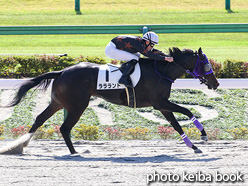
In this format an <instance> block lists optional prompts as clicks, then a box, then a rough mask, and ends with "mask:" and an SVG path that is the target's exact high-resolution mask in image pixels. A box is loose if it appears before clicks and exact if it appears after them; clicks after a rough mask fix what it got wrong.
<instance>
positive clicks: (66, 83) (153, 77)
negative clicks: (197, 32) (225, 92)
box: [9, 47, 219, 154]
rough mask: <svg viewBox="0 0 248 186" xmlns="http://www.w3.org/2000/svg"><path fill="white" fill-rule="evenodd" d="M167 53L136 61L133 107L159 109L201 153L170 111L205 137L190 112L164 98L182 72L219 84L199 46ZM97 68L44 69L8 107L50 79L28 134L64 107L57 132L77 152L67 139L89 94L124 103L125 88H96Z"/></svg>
mask: <svg viewBox="0 0 248 186" xmlns="http://www.w3.org/2000/svg"><path fill="white" fill-rule="evenodd" d="M169 55H170V56H172V57H173V58H174V62H172V63H169V62H166V61H155V60H152V59H148V58H146V59H143V58H141V59H140V60H139V65H140V69H141V78H140V80H139V82H138V84H137V85H136V86H135V87H134V90H135V94H136V107H137V108H140V107H150V106H152V107H153V108H154V109H156V110H159V111H160V112H161V113H162V114H163V115H164V117H165V118H166V119H167V120H168V121H169V123H170V124H171V125H172V126H173V127H174V129H175V130H176V131H177V132H178V133H179V134H180V135H181V137H182V139H183V140H184V142H185V144H186V145H187V146H188V147H190V148H192V149H193V150H194V152H195V153H201V150H200V149H198V148H197V147H196V146H195V145H194V144H193V143H192V142H191V141H190V140H189V138H188V137H187V136H186V134H185V133H184V132H183V130H182V128H181V126H180V125H179V123H178V121H177V120H176V119H175V117H174V115H173V112H179V113H182V114H184V115H186V116H188V117H189V118H190V119H191V120H192V121H193V123H194V124H195V125H196V127H197V128H198V129H199V130H200V131H201V137H202V139H203V140H207V134H206V132H205V130H204V128H203V126H202V125H201V123H200V122H199V121H198V120H197V119H196V118H195V117H194V116H193V114H192V113H191V111H189V110H188V109H187V108H184V107H181V106H179V105H177V104H175V103H172V102H170V101H169V100H168V99H169V97H170V92H171V86H172V83H173V82H174V81H175V80H176V79H177V78H179V77H180V76H182V75H183V74H184V73H185V72H188V73H190V74H192V75H193V76H194V77H195V78H198V79H200V81H201V82H202V83H204V84H206V85H207V86H208V88H209V89H214V90H215V89H217V87H218V86H219V83H218V81H217V79H216V77H215V75H214V74H213V71H212V68H211V65H210V63H209V61H208V59H207V56H206V55H205V54H203V52H202V50H201V48H199V49H198V51H195V52H194V51H193V50H190V49H184V50H182V51H181V50H180V49H178V48H175V47H174V48H171V49H169ZM99 68H100V65H98V64H93V63H88V62H83V63H80V64H76V65H73V66H71V67H68V68H65V69H63V70H61V71H54V72H48V73H45V74H42V75H40V76H38V77H35V78H33V79H31V80H27V81H26V82H25V83H23V84H22V85H21V86H20V88H19V89H18V91H17V93H16V95H15V98H14V100H13V102H12V103H11V104H10V105H9V106H14V105H17V104H18V103H19V102H20V101H21V100H22V99H23V98H24V97H25V95H26V93H27V92H28V90H30V89H31V88H33V87H38V86H43V89H46V88H47V87H48V85H49V84H50V83H51V80H52V79H54V81H53V84H52V92H51V102H50V104H49V105H48V107H47V108H46V109H45V110H44V111H43V112H42V113H41V114H40V115H38V116H37V117H36V120H35V122H34V123H33V125H32V127H31V129H30V131H29V132H28V133H29V134H33V133H35V131H36V130H37V129H38V128H39V127H40V126H42V125H43V123H44V122H45V121H46V120H47V119H48V118H50V117H51V116H52V115H53V114H54V113H56V112H57V111H58V110H60V109H62V108H65V109H66V110H67V112H68V115H67V117H66V119H65V120H64V123H63V124H62V126H61V128H60V131H61V133H62V136H63V138H64V140H65V143H66V145H67V147H68V148H69V150H70V153H71V154H74V153H77V152H76V151H75V149H74V147H73V144H72V141H71V139H70V132H71V129H72V128H73V126H74V125H75V124H76V123H77V121H78V120H79V118H80V116H81V115H82V114H83V112H84V110H85V109H86V108H87V106H88V104H89V100H90V97H91V96H96V97H101V98H103V99H105V100H106V101H109V102H111V103H114V104H118V105H125V106H127V105H128V100H127V96H126V91H125V89H117V90H97V88H96V84H97V77H98V71H99ZM26 145H27V144H26Z"/></svg>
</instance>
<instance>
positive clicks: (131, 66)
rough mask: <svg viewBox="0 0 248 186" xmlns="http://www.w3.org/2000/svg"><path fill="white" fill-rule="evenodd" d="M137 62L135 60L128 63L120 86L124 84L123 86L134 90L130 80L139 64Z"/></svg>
mask: <svg viewBox="0 0 248 186" xmlns="http://www.w3.org/2000/svg"><path fill="white" fill-rule="evenodd" d="M137 62H138V61H137V60H135V59H132V60H131V61H128V62H127V65H126V67H125V68H124V70H123V72H122V73H123V74H122V76H121V78H120V80H119V84H122V85H125V86H126V87H130V88H133V84H132V81H131V79H130V76H129V75H130V74H131V73H132V71H133V69H134V67H135V65H136V64H137Z"/></svg>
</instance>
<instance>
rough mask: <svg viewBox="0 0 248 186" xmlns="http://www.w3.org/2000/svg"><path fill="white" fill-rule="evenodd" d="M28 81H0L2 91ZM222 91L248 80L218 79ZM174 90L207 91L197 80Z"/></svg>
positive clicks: (183, 81)
mask: <svg viewBox="0 0 248 186" xmlns="http://www.w3.org/2000/svg"><path fill="white" fill-rule="evenodd" d="M26 80H28V79H0V89H17V88H18V87H19V86H20V85H21V84H22V83H24V82H25V81H26ZM218 81H219V83H220V86H219V87H218V88H220V89H222V88H224V89H248V79H218ZM172 88H173V89H207V86H206V85H203V84H200V82H199V80H197V79H177V80H176V81H175V83H173V84H172Z"/></svg>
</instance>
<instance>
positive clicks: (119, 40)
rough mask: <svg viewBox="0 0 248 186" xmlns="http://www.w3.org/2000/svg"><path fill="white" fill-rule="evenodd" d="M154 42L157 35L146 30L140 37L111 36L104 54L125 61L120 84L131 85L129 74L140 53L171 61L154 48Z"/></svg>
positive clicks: (156, 41)
mask: <svg viewBox="0 0 248 186" xmlns="http://www.w3.org/2000/svg"><path fill="white" fill-rule="evenodd" d="M156 44H158V35H157V34H156V33H154V32H147V33H145V34H144V36H143V37H142V38H141V37H138V36H126V35H121V36H117V37H115V38H113V39H112V40H111V41H110V42H109V43H108V45H107V46H106V49H105V53H106V56H108V57H109V58H112V59H116V60H121V61H127V65H126V67H125V69H124V71H123V75H122V77H121V78H120V80H119V83H120V84H123V85H125V86H127V87H133V85H132V82H131V80H130V77H129V75H130V74H131V72H132V71H133V69H134V66H135V65H136V63H137V62H138V61H139V58H140V53H141V54H143V55H144V56H146V57H149V58H151V59H155V60H164V61H168V62H172V61H173V57H169V56H168V55H166V54H164V53H163V52H162V51H159V50H157V49H154V48H153V47H154V45H156Z"/></svg>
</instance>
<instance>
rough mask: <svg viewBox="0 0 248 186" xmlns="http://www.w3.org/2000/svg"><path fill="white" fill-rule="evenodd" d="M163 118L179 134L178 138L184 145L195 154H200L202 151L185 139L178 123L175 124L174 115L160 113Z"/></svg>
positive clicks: (165, 112)
mask: <svg viewBox="0 0 248 186" xmlns="http://www.w3.org/2000/svg"><path fill="white" fill-rule="evenodd" d="M160 112H161V113H162V114H163V115H164V117H165V118H166V119H167V120H168V121H169V123H170V124H171V125H172V126H173V128H174V129H175V130H176V131H177V132H178V133H179V134H180V136H181V137H182V139H183V141H184V142H185V144H186V145H187V146H188V147H189V148H192V149H194V151H195V153H202V151H201V150H200V149H198V148H197V147H196V146H195V145H194V144H193V143H192V142H191V141H190V139H189V138H188V137H187V135H186V134H185V133H184V132H183V129H182V127H181V126H180V125H179V123H178V122H177V120H176V118H175V116H174V114H173V113H172V112H167V111H160Z"/></svg>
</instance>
